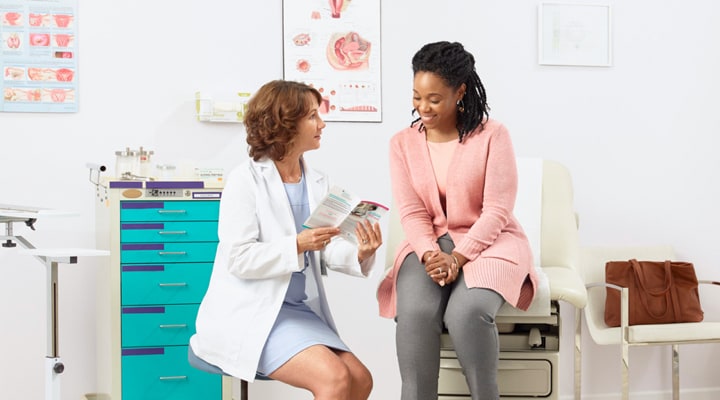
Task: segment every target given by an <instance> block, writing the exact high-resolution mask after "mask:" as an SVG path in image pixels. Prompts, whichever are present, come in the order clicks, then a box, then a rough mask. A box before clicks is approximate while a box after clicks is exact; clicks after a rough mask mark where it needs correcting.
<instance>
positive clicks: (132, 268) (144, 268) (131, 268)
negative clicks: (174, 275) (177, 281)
mask: <svg viewBox="0 0 720 400" xmlns="http://www.w3.org/2000/svg"><path fill="white" fill-rule="evenodd" d="M151 271H165V266H164V265H123V266H122V272H151Z"/></svg>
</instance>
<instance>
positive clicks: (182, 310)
mask: <svg viewBox="0 0 720 400" xmlns="http://www.w3.org/2000/svg"><path fill="white" fill-rule="evenodd" d="M199 306H200V305H199V304H188V305H167V306H123V307H122V311H121V312H122V316H121V319H120V322H121V324H122V327H121V333H122V344H121V345H122V347H140V346H160V345H185V344H187V343H188V342H189V341H190V336H192V335H193V334H194V333H195V317H196V316H197V310H198V307H199Z"/></svg>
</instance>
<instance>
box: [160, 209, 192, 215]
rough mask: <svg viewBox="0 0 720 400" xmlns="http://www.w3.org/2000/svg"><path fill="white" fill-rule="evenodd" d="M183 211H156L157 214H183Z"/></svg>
mask: <svg viewBox="0 0 720 400" xmlns="http://www.w3.org/2000/svg"><path fill="white" fill-rule="evenodd" d="M186 212H187V211H185V210H158V213H159V214H185V213H186Z"/></svg>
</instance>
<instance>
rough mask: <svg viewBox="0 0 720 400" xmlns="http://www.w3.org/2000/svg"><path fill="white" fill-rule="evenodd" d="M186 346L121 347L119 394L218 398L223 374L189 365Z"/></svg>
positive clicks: (139, 398)
mask: <svg viewBox="0 0 720 400" xmlns="http://www.w3.org/2000/svg"><path fill="white" fill-rule="evenodd" d="M187 352H188V347H187V346H166V347H154V348H133V349H122V398H123V399H127V400H166V399H172V400H197V399H220V398H221V396H222V376H221V375H215V374H209V373H207V372H203V371H200V370H198V369H195V368H193V367H191V366H190V364H189V363H188V361H187Z"/></svg>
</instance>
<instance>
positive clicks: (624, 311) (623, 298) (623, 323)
mask: <svg viewBox="0 0 720 400" xmlns="http://www.w3.org/2000/svg"><path fill="white" fill-rule="evenodd" d="M598 287H600V288H606V289H607V288H610V289H615V290H619V291H620V328H621V334H622V340H623V341H627V340H628V336H627V335H628V332H627V329H626V328H628V327H629V325H630V289H629V288H626V287H623V286H619V285H615V284H614V283H607V282H590V283H588V284H586V285H585V288H586V289H592V288H598Z"/></svg>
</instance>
